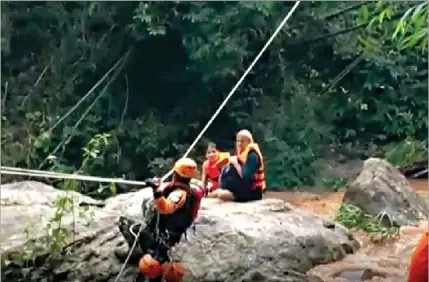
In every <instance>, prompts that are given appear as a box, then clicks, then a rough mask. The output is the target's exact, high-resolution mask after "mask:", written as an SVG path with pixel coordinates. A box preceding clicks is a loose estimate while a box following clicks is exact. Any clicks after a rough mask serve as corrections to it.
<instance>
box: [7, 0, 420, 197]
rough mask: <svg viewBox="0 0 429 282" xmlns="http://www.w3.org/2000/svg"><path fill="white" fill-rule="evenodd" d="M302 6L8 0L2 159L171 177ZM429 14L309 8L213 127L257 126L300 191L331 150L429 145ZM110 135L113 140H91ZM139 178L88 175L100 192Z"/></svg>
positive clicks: (274, 171)
mask: <svg viewBox="0 0 429 282" xmlns="http://www.w3.org/2000/svg"><path fill="white" fill-rule="evenodd" d="M292 5H293V3H291V2H248V1H242V2H177V1H176V2H97V3H96V2H76V3H72V2H34V3H30V2H5V3H2V8H3V9H2V17H1V21H2V26H1V28H2V38H1V44H2V106H3V109H4V110H3V111H2V128H1V131H2V140H1V141H2V164H3V165H8V166H19V167H28V168H39V166H41V164H43V165H42V166H41V167H40V168H43V169H54V170H56V171H64V172H74V171H78V172H81V173H85V174H92V175H98V176H106V177H121V176H123V177H125V178H128V179H144V178H146V177H148V176H150V175H153V174H161V173H163V172H166V171H167V170H168V169H169V167H170V166H171V163H172V162H173V161H174V160H175V159H176V158H178V157H179V156H180V155H181V154H182V153H183V152H184V151H186V149H187V147H188V146H189V144H190V142H191V141H192V140H193V138H195V136H196V135H197V134H198V132H199V131H200V130H201V129H202V128H203V126H204V125H205V123H206V122H207V121H208V120H209V118H210V117H211V115H212V114H213V113H214V111H215V110H216V108H217V107H218V105H219V103H221V101H222V100H223V98H224V97H225V96H226V95H227V93H228V92H229V91H230V90H231V88H232V87H233V85H234V84H235V83H236V81H237V80H238V79H239V77H240V76H241V74H242V73H243V72H244V70H245V69H246V68H247V67H248V65H249V64H250V62H251V61H252V60H253V59H254V57H255V56H256V54H257V53H258V52H259V51H260V48H262V46H263V45H264V44H265V42H266V41H267V40H268V38H269V36H270V35H271V34H272V32H273V31H274V30H275V28H276V27H277V24H278V22H279V21H280V20H281V19H282V17H284V15H285V14H286V13H287V12H288V11H289V9H290V8H291V7H292ZM410 9H412V10H411V11H410ZM407 11H410V12H408V13H407ZM406 13H407V15H406V16H404V14H406ZM401 17H402V19H401ZM423 20H425V21H424V22H426V21H427V5H421V4H420V3H418V4H417V6H416V4H415V3H412V2H411V3H407V2H404V3H402V2H385V1H383V2H362V3H351V2H347V1H343V2H314V3H310V2H303V3H301V5H300V6H299V8H298V9H297V11H296V13H295V14H294V15H293V16H292V18H291V19H290V21H289V22H288V24H287V27H285V28H284V30H283V31H282V32H281V33H280V35H279V36H278V37H277V38H276V40H274V42H273V43H272V45H271V46H270V48H269V49H268V50H267V52H266V54H264V55H263V56H262V58H261V59H260V61H259V62H258V63H257V64H256V65H255V67H254V69H253V70H252V72H251V73H250V74H249V76H248V77H247V78H246V80H245V81H244V82H243V84H242V85H241V86H240V87H239V88H238V89H237V92H236V94H235V96H234V98H233V99H231V101H230V102H229V103H228V105H227V107H226V109H225V110H224V111H222V112H221V114H220V116H219V117H218V118H217V119H216V121H215V122H214V124H213V125H212V126H211V128H210V129H209V130H208V132H207V134H206V137H207V138H209V139H213V140H214V141H223V140H226V139H232V138H233V133H234V132H236V131H237V130H238V129H239V128H243V127H246V128H252V130H253V131H254V133H255V138H256V140H257V142H258V143H260V145H261V147H262V150H263V153H264V155H265V159H266V162H267V164H266V165H267V174H268V186H277V187H287V188H292V187H297V186H301V185H312V184H314V179H315V178H316V177H319V175H318V174H319V172H320V171H321V169H320V167H322V166H323V163H321V162H320V159H323V157H324V156H323V148H325V147H326V146H329V145H332V144H333V145H338V144H339V145H341V144H344V143H348V144H351V147H353V146H354V144H357V143H360V144H371V146H384V145H385V144H386V143H389V142H396V141H398V140H404V139H405V138H407V137H412V138H415V139H416V140H419V141H424V140H427V56H422V54H421V52H422V50H425V48H426V47H425V43H424V42H427V37H426V39H425V38H424V37H422V34H423V31H422V30H424V29H425V26H424V25H422V22H423ZM398 27H399V29H398ZM410 36H411V37H410ZM408 38H409V39H408ZM426 45H427V44H426ZM112 66H115V67H113V71H112V72H111V73H109V74H108V75H106V78H105V79H102V78H103V77H104V76H105V74H106V72H107V71H108V70H109V69H110V68H112ZM87 94H88V97H87V98H86V99H85V100H84V101H83V102H82V103H81V104H80V105H79V106H78V107H77V108H76V109H74V110H73V111H72V113H71V114H70V115H68V116H67V117H66V118H65V119H64V120H63V119H62V118H61V117H62V116H63V115H64V113H65V112H67V111H69V110H70V109H71V108H72V107H73V106H74V105H75V104H76V103H77V102H78V101H80V100H81V99H82V97H84V96H85V95H87ZM59 121H61V122H59ZM100 132H104V133H106V134H108V135H109V136H108V137H107V136H106V140H107V142H104V141H103V138H101V137H100V138H98V137H97V138H98V139H97V138H96V139H97V140H99V141H97V142H100V143H97V142H96V141H92V142H93V143H91V144H89V142H90V141H91V139H93V138H94V136H96V135H97V134H99V133H100ZM87 145H88V146H87ZM93 146H95V147H97V148H95V147H94V148H93ZM82 147H86V148H87V149H88V152H86V153H85V154H82V152H81V150H82ZM98 147H99V148H98ZM97 150H98V151H99V152H97ZM202 154H203V150H200V148H197V150H196V151H195V152H193V157H199V156H201V155H202ZM54 156H55V157H54ZM322 178H323V176H322ZM325 178H326V177H325ZM7 180H10V179H8V178H5V179H4V181H7ZM126 189H127V188H126V187H114V188H113V187H105V186H104V187H99V186H98V185H94V184H88V183H85V184H80V185H79V191H81V192H84V193H87V194H90V195H99V196H101V197H107V196H109V195H111V194H112V192H114V193H116V192H118V193H120V192H123V191H124V190H126Z"/></svg>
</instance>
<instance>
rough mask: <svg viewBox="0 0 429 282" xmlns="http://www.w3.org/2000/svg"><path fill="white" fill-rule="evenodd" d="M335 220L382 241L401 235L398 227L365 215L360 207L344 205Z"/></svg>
mask: <svg viewBox="0 0 429 282" xmlns="http://www.w3.org/2000/svg"><path fill="white" fill-rule="evenodd" d="M334 220H335V221H337V222H338V223H340V224H342V225H343V226H344V227H346V228H349V229H358V230H362V231H365V232H367V233H370V234H372V235H376V236H377V237H378V239H381V240H382V239H389V238H393V237H394V236H396V235H398V233H399V228H398V227H396V226H392V225H390V224H389V223H386V221H384V220H379V219H377V218H375V217H373V216H371V215H368V214H365V213H364V212H363V211H362V210H361V209H360V208H359V207H356V206H353V205H348V204H343V205H342V206H341V208H340V209H339V211H338V212H337V214H336V215H335V219H334Z"/></svg>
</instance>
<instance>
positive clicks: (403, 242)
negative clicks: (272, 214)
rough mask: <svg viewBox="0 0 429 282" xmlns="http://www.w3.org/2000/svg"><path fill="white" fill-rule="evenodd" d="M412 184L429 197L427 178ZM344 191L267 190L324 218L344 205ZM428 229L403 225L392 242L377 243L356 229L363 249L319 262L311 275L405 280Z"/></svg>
mask: <svg viewBox="0 0 429 282" xmlns="http://www.w3.org/2000/svg"><path fill="white" fill-rule="evenodd" d="M409 181H410V184H411V187H413V189H414V190H415V191H416V192H417V193H418V194H419V195H421V196H422V197H424V198H425V199H427V197H428V181H427V180H409ZM343 195H344V192H332V193H325V194H312V193H307V192H267V193H266V197H270V198H280V199H283V200H286V201H288V202H289V203H291V204H292V205H294V206H296V207H297V208H299V209H304V210H306V211H310V212H313V213H315V214H317V215H318V216H320V217H323V218H333V217H334V215H335V213H336V212H337V210H338V209H339V207H340V205H341V201H342V198H343ZM427 228H428V223H427V222H422V224H421V225H420V226H419V227H403V228H401V232H400V235H399V236H398V237H397V238H395V239H392V240H390V241H385V242H382V243H380V242H379V243H375V242H374V240H372V239H371V238H370V237H369V236H368V235H365V234H363V233H360V232H355V233H354V234H355V236H356V237H357V238H358V240H359V241H360V242H361V248H360V249H359V250H358V251H357V252H356V253H355V254H353V255H348V256H347V257H346V258H345V259H343V260H342V261H339V262H336V263H330V264H325V265H319V266H317V267H315V268H313V269H311V270H310V271H309V274H312V275H316V276H319V277H320V278H322V279H323V280H324V281H326V282H339V281H343V282H348V281H364V280H365V281H383V282H404V281H406V277H407V268H408V263H409V259H410V256H411V253H412V251H413V249H414V247H415V246H416V244H417V242H418V241H419V239H420V237H421V235H422V234H423V232H424V231H425V230H427Z"/></svg>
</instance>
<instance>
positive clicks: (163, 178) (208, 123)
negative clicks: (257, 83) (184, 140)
mask: <svg viewBox="0 0 429 282" xmlns="http://www.w3.org/2000/svg"><path fill="white" fill-rule="evenodd" d="M300 3H301V1H296V2H295V5H293V7H292V9H291V10H290V11H289V12H288V13H287V15H286V16H285V17H284V19H283V20H282V21H281V22H280V24H279V26H278V27H277V29H276V30H275V31H274V33H273V34H272V35H271V37H270V39H268V41H267V43H265V45H264V47H262V49H261V51H260V52H259V54H258V55H257V56H256V57H255V59H254V60H253V62H252V63H251V64H250V66H249V67H248V68H247V70H246V71H245V72H244V73H243V75H242V76H241V78H240V79H239V80H238V81H237V83H236V84H235V86H234V87H233V88H232V90H231V91H230V92H229V94H228V96H226V98H225V100H224V101H223V102H222V104H220V106H219V108H218V109H217V110H216V112H215V113H214V114H213V116H212V117H211V118H210V120H209V121H208V122H207V124H206V126H205V127H204V128H203V129H202V130H201V132H200V134H198V136H197V138H195V140H194V142H193V143H192V144H191V145H190V146H189V149H188V150H187V151H186V152H185V154H184V155H183V157H184V158H185V157H187V156H188V155H189V153H190V152H191V151H192V150H193V149H194V147H195V145H196V144H197V143H198V141H199V140H200V139H201V137H202V136H203V135H204V133H205V132H206V131H207V129H208V128H209V127H210V125H211V124H212V123H213V121H214V120H215V118H216V117H217V116H218V115H219V113H220V111H221V110H222V109H223V108H224V107H225V105H226V103H228V101H229V99H231V97H232V95H234V93H235V92H236V91H237V89H238V87H239V86H240V85H241V83H242V82H243V80H244V79H245V78H246V76H247V75H248V74H249V72H250V71H251V70H252V68H253V67H254V65H255V64H256V63H257V62H258V60H259V59H260V58H261V56H262V55H263V54H264V52H265V50H266V49H267V48H268V47H269V46H270V44H271V42H273V40H274V39H275V38H276V36H277V34H279V32H280V31H281V29H282V28H283V27H284V25H285V24H286V22H287V21H288V20H289V18H290V17H291V16H292V14H293V13H294V12H295V10H296V8H298V5H299V4H300ZM172 173H173V170H170V171H169V172H168V173H167V174H166V175H164V176H163V177H162V178H161V182H163V181H164V180H165V179H167V177H169V176H170V175H171V174H172ZM157 217H158V220H159V213H158V214H157ZM158 220H157V221H158ZM142 229H143V224H141V225H140V228H139V231H138V232H137V236H136V238H135V240H134V243H133V245H132V246H131V248H130V251H129V253H128V256H127V258H126V259H125V261H124V263H123V265H122V267H121V269H120V271H119V273H118V275H117V276H116V278H115V280H114V282H118V281H119V278H120V277H121V275H122V273H123V272H124V270H125V267H126V265H127V263H128V261H129V259H130V257H131V255H132V252H133V251H134V249H135V247H136V245H137V241H138V237H139V235H140V233H141V231H142Z"/></svg>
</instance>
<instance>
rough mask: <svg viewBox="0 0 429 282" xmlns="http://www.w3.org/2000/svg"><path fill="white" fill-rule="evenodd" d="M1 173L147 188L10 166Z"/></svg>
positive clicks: (124, 180)
mask: <svg viewBox="0 0 429 282" xmlns="http://www.w3.org/2000/svg"><path fill="white" fill-rule="evenodd" d="M0 171H1V173H2V174H9V175H23V176H32V177H43V178H54V179H72V180H81V181H93V182H101V183H120V184H130V185H139V186H146V182H143V181H133V180H126V179H120V178H105V177H98V176H89V175H82V174H77V173H73V174H69V173H59V172H53V171H43V170H36V169H25V168H16V167H8V166H1V170H0Z"/></svg>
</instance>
